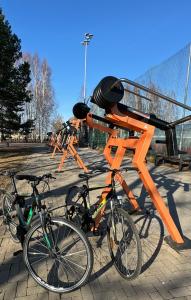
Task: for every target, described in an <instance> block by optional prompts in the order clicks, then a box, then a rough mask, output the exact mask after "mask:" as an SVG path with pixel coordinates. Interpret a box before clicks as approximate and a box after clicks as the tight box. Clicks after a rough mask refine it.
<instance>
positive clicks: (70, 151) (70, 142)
mask: <svg viewBox="0 0 191 300" xmlns="http://www.w3.org/2000/svg"><path fill="white" fill-rule="evenodd" d="M72 125H73V126H74V127H75V128H76V129H78V128H79V126H80V120H73V121H72ZM77 143H78V139H77V137H76V135H70V136H68V139H67V141H66V145H65V148H63V149H62V152H63V155H62V157H61V161H60V164H59V166H58V171H59V172H60V171H61V169H62V167H63V165H64V162H65V160H66V159H67V158H68V157H69V156H70V155H71V156H72V157H73V158H74V159H75V161H76V163H77V164H78V166H79V167H80V168H81V169H83V170H84V172H86V173H87V172H88V169H87V167H86V166H85V164H84V162H83V160H82V159H81V157H80V156H79V154H78V152H77V151H76V149H75V148H74V144H77Z"/></svg>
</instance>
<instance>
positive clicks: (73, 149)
mask: <svg viewBox="0 0 191 300" xmlns="http://www.w3.org/2000/svg"><path fill="white" fill-rule="evenodd" d="M69 151H70V153H71V155H72V156H73V157H74V159H75V161H76V162H77V164H78V166H79V167H80V168H81V169H84V172H86V173H87V172H88V169H87V168H86V166H85V165H84V163H83V161H82V159H81V158H80V156H79V154H78V152H77V151H76V149H75V148H74V146H73V145H69Z"/></svg>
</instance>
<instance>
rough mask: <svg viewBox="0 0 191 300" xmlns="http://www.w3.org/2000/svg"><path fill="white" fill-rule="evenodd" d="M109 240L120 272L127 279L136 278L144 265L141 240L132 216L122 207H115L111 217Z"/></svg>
mask: <svg viewBox="0 0 191 300" xmlns="http://www.w3.org/2000/svg"><path fill="white" fill-rule="evenodd" d="M107 240H108V247H109V251H110V255H111V258H112V260H113V263H114V266H115V268H116V270H117V271H118V273H119V274H120V275H121V276H122V277H123V278H125V279H127V280H132V279H135V278H136V277H137V276H138V275H139V274H140V271H141V266H142V248H141V241H140V238H139V234H138V231H137V229H136V226H135V224H134V222H133V220H132V218H131V217H130V216H129V214H128V213H127V212H126V211H124V210H123V209H121V208H115V209H114V211H113V213H112V214H111V216H110V218H109V222H108V230H107Z"/></svg>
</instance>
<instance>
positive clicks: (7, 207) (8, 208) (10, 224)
mask: <svg viewBox="0 0 191 300" xmlns="http://www.w3.org/2000/svg"><path fill="white" fill-rule="evenodd" d="M13 201H14V197H13V196H12V195H11V194H9V193H7V192H4V193H3V220H4V223H5V224H6V225H7V228H8V230H9V232H10V235H11V238H12V239H13V240H14V242H16V243H19V242H20V241H19V239H18V237H17V226H18V225H19V220H18V218H17V212H16V208H15V205H13Z"/></svg>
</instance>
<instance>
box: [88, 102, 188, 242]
mask: <svg viewBox="0 0 191 300" xmlns="http://www.w3.org/2000/svg"><path fill="white" fill-rule="evenodd" d="M105 119H106V120H107V121H109V122H112V123H113V124H114V125H115V126H119V127H123V128H125V129H127V128H128V129H130V130H133V131H136V132H138V133H139V136H138V137H137V139H134V138H131V137H129V138H118V137H117V131H116V130H114V129H111V128H108V127H107V126H103V125H100V124H98V123H95V122H93V119H92V115H91V113H89V114H88V115H87V118H86V120H87V124H88V125H89V126H90V127H92V128H96V129H98V130H101V131H104V132H107V133H109V138H108V141H107V144H106V146H105V149H104V156H105V158H106V160H107V161H108V163H109V165H110V166H111V168H112V169H120V166H121V163H122V161H123V159H124V155H125V152H126V150H127V149H133V150H134V156H133V160H132V164H133V166H134V167H136V169H137V172H138V175H139V177H140V179H141V181H142V182H143V185H144V186H145V188H146V190H147V192H148V193H149V195H150V197H151V199H152V201H153V203H154V205H155V207H156V209H157V210H158V212H159V214H160V216H161V218H162V220H163V222H164V224H165V225H166V227H167V230H168V232H169V234H170V236H171V238H172V239H173V241H175V242H176V243H178V244H182V243H184V240H183V238H182V236H181V234H180V232H179V230H178V229H177V227H176V225H175V223H174V221H173V219H172V217H171V215H170V213H169V210H168V208H167V207H166V205H165V203H164V201H163V199H162V197H161V196H160V194H159V192H158V190H157V188H156V186H155V184H154V182H153V179H152V177H151V176H150V174H149V171H148V169H147V166H146V163H145V158H146V154H147V152H148V149H149V147H150V144H151V140H152V137H153V134H154V130H155V127H154V126H152V125H150V124H147V123H145V122H143V121H139V120H136V119H134V118H133V117H132V116H131V114H128V112H124V113H122V112H121V111H119V110H118V107H117V105H114V106H113V107H112V108H111V110H110V113H109V114H107V115H106V117H105ZM113 146H115V147H117V151H116V153H115V156H114V157H112V155H111V149H112V147H113ZM116 179H117V180H118V181H119V183H120V184H121V186H122V187H123V189H124V191H125V192H126V194H127V196H128V198H129V200H130V202H131V204H132V206H133V207H134V208H135V209H139V205H138V203H137V201H136V199H135V197H134V195H133V193H132V191H131V190H130V189H129V187H128V185H127V184H126V182H125V180H124V178H123V177H122V175H121V174H120V173H118V175H117V178H116ZM110 181H111V176H110V174H109V175H108V177H107V179H106V183H107V184H108V183H110ZM108 191H109V190H108V189H106V190H104V191H103V193H102V198H103V197H104V196H105V194H107V193H108ZM103 213H104V209H102V211H101V213H100V215H98V216H97V218H96V225H98V224H99V221H100V218H101V215H102V214H103Z"/></svg>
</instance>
